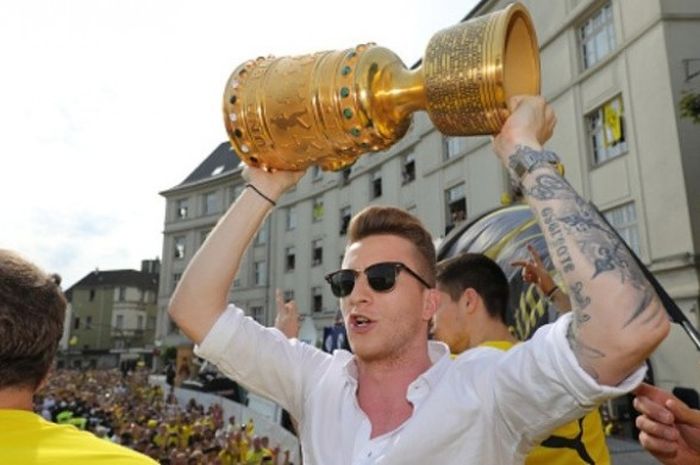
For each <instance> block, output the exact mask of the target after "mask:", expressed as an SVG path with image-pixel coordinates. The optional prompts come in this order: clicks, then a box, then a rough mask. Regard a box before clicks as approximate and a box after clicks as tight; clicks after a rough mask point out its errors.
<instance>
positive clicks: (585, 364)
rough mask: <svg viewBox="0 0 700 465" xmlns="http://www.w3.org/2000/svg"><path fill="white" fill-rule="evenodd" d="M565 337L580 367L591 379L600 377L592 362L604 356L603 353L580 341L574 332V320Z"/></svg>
mask: <svg viewBox="0 0 700 465" xmlns="http://www.w3.org/2000/svg"><path fill="white" fill-rule="evenodd" d="M566 339H568V341H569V345H570V346H571V350H572V351H573V352H574V354H576V359H577V360H578V363H579V364H580V365H581V368H583V369H584V371H585V372H586V373H588V374H589V375H591V377H592V378H593V379H595V380H598V379H600V375H599V374H598V371H597V370H596V369H595V367H594V364H593V363H592V362H594V361H595V360H597V359H601V358H603V357H605V353H603V352H601V351H600V350H598V349H595V348H593V347H590V346H588V345H586V344H585V343H583V342H582V341H581V339H580V338H579V337H578V336H577V334H576V322H574V321H572V322H571V324H570V325H569V328H568V330H567V331H566Z"/></svg>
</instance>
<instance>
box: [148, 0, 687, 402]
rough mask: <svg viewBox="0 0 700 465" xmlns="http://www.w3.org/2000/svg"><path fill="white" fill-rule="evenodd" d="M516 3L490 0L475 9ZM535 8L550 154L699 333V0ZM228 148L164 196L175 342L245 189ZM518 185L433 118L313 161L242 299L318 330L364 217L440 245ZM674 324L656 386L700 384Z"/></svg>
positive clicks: (473, 141) (479, 147) (250, 270)
mask: <svg viewBox="0 0 700 465" xmlns="http://www.w3.org/2000/svg"><path fill="white" fill-rule="evenodd" d="M508 3H510V2H509V1H499V0H484V1H481V2H480V3H479V4H478V5H477V6H476V8H475V9H474V10H473V11H472V12H470V13H469V14H468V16H467V18H469V17H473V16H478V15H482V14H486V13H488V12H491V11H495V10H498V9H501V8H503V7H505V6H506V5H507V4H508ZM523 3H525V5H526V6H527V7H528V9H529V10H530V12H531V14H532V17H533V20H534V23H535V27H536V30H537V34H538V39H539V43H540V46H541V61H542V63H541V65H542V94H543V95H544V96H545V97H546V98H547V100H548V101H550V102H551V104H552V105H553V107H554V109H555V111H556V113H557V116H558V126H557V129H556V131H555V134H554V136H553V138H552V140H551V141H550V143H549V144H548V146H549V148H551V149H552V150H554V151H556V152H557V153H559V155H560V156H561V158H562V160H563V162H564V164H565V166H566V177H567V179H568V180H569V182H571V184H572V185H573V186H574V187H575V188H576V189H577V190H578V191H579V192H581V193H582V194H583V196H584V197H585V198H587V199H589V200H591V201H593V202H594V203H595V204H596V205H597V206H598V208H599V209H600V210H601V211H602V212H603V213H604V214H605V216H606V217H607V219H608V221H609V222H610V223H611V224H612V225H613V226H614V227H615V228H616V229H617V230H618V232H620V234H621V235H622V237H623V238H624V239H625V240H626V241H627V243H628V244H629V245H630V247H631V248H632V249H633V250H635V252H636V253H637V254H638V256H639V257H640V258H641V259H642V261H643V262H644V263H645V264H646V265H647V266H648V267H649V269H650V270H651V271H652V272H653V273H654V274H655V276H656V277H657V278H658V279H659V281H660V282H661V283H662V284H663V285H664V287H665V289H666V290H667V291H668V292H669V294H670V295H671V297H672V298H673V299H674V300H675V301H676V302H677V303H678V305H679V306H680V307H681V309H682V310H683V311H684V312H685V314H686V315H687V316H688V318H689V319H690V321H691V322H692V323H693V324H694V325H695V326H697V325H698V305H699V303H700V302H699V295H700V286H699V276H698V252H697V250H698V246H700V229H699V228H700V202H698V199H700V192H699V190H700V183H697V182H695V178H696V175H698V174H700V157H698V153H699V152H700V127H698V126H697V125H695V126H694V125H693V124H692V122H691V121H689V120H687V119H683V118H681V117H680V115H679V109H678V105H677V102H678V101H679V99H680V98H681V96H682V92H683V91H685V90H689V89H692V88H693V86H695V89H696V90H697V89H698V87H700V77H694V78H693V77H692V76H691V75H690V74H689V73H687V68H688V66H687V63H694V61H693V60H696V61H698V60H699V59H700V49H698V47H697V43H698V38H700V3H698V2H697V1H693V0H607V1H601V0H563V1H558V2H544V1H540V0H525V1H524V2H523ZM693 79H694V81H693ZM222 147H225V145H223V146H222ZM222 147H219V148H218V149H217V151H215V153H213V154H212V155H210V157H209V158H212V157H214V155H215V154H217V152H219V153H218V155H217V156H216V157H214V158H215V159H216V160H218V161H217V162H215V163H207V161H206V160H205V162H204V163H203V165H205V164H206V165H207V166H206V169H204V168H202V167H201V166H200V168H202V171H201V172H200V173H199V176H194V177H193V175H194V173H193V175H191V176H190V178H191V179H190V178H188V179H189V181H188V180H186V181H185V182H183V183H182V184H180V185H179V186H177V187H175V188H172V189H169V190H167V191H165V192H163V193H162V194H163V195H164V196H165V197H166V204H167V205H166V221H165V235H164V246H163V257H164V258H163V278H162V279H161V287H160V294H159V295H160V297H159V310H160V315H161V317H160V319H159V321H160V323H159V329H160V330H161V331H162V332H163V333H162V334H164V335H166V334H175V333H173V330H174V329H175V328H174V326H173V325H172V324H171V323H170V322H169V318H168V317H167V314H166V313H165V309H166V307H167V301H168V299H169V296H170V295H171V293H172V290H173V289H174V284H175V283H176V281H177V279H178V278H179V276H180V275H181V273H182V271H183V270H184V267H185V265H186V263H187V261H188V260H189V258H191V256H192V253H193V251H194V250H195V249H196V248H197V247H198V246H199V245H200V244H201V240H202V239H203V237H204V236H205V235H206V232H207V231H208V230H209V229H210V228H211V227H212V226H213V225H214V223H215V221H216V220H217V218H218V217H219V215H220V214H221V212H222V211H223V209H224V207H225V206H226V205H228V204H230V203H231V202H232V201H233V199H234V198H235V197H236V194H237V193H238V192H240V189H242V188H243V185H244V182H243V181H242V179H241V178H240V172H239V171H238V169H237V168H235V167H231V168H230V169H229V168H222V171H220V172H219V173H218V174H214V171H216V169H218V168H217V167H218V166H219V165H222V164H224V163H223V162H222V160H223V159H220V158H217V157H221V156H222V155H225V157H224V159H225V158H226V157H229V158H230V160H231V161H232V163H233V160H234V159H235V163H236V164H237V163H238V159H237V158H236V157H235V155H233V154H232V153H230V152H229V153H226V152H227V151H228V149H226V150H224V149H223V148H222ZM222 150H224V152H221V151H222ZM207 160H208V159H207ZM198 169H199V168H198ZM195 172H197V170H195ZM508 190H509V181H508V178H507V175H506V173H505V172H504V170H503V169H502V168H501V166H500V164H499V162H498V161H497V159H496V157H495V156H494V155H493V154H492V151H491V147H490V141H489V138H488V137H468V138H445V137H444V136H442V135H441V134H440V133H438V132H437V131H436V130H435V128H434V127H433V126H432V124H431V123H430V120H429V119H428V117H427V116H426V114H424V113H419V114H416V115H414V119H413V123H412V126H411V128H410V130H409V132H408V134H407V135H406V136H405V137H404V138H403V139H402V140H401V141H400V142H398V143H397V144H396V145H395V146H393V147H392V148H391V149H389V150H387V151H386V152H381V153H376V154H369V155H365V156H363V157H360V158H359V159H358V161H357V162H356V163H355V164H354V165H353V166H352V168H349V169H346V170H344V171H341V172H336V173H332V172H323V171H320V170H319V169H317V168H311V169H310V170H309V171H308V173H307V174H306V175H305V176H304V178H302V180H301V181H300V182H299V184H298V185H297V187H296V188H295V189H294V190H292V191H291V192H288V193H287V194H285V195H284V197H283V198H281V199H280V200H279V202H278V205H277V208H276V209H275V210H274V211H273V212H272V213H271V214H270V216H269V217H268V219H267V222H266V226H265V230H264V231H263V232H261V234H260V236H261V237H259V238H257V239H256V241H255V244H254V245H253V246H252V247H251V250H250V251H249V252H248V254H247V255H246V258H245V260H244V264H243V266H242V268H241V272H240V273H239V276H238V277H237V279H236V284H235V285H234V287H233V288H232V294H231V298H232V301H235V302H236V303H238V304H239V305H241V306H242V307H243V308H245V309H246V310H247V311H248V312H249V313H251V314H252V315H253V316H254V317H255V318H256V319H258V320H259V321H261V322H263V323H264V324H271V323H272V318H273V316H274V298H273V297H274V295H273V292H274V289H275V288H279V289H281V290H282V291H283V293H284V295H285V297H286V298H288V299H290V298H294V299H295V300H296V301H297V303H298V305H299V309H300V312H301V313H302V314H303V315H306V316H308V317H310V319H311V320H312V321H313V322H314V324H315V326H316V329H317V330H318V331H319V333H320V331H321V329H322V328H323V327H325V326H329V325H331V324H333V320H334V318H335V315H336V312H337V309H338V305H337V301H336V299H335V298H334V297H333V296H332V294H331V293H330V289H329V288H328V286H327V285H326V283H325V281H324V279H323V278H324V275H325V274H327V273H329V272H331V271H334V270H336V269H337V268H338V267H339V266H340V262H341V260H342V255H343V249H344V246H345V240H346V237H345V234H346V230H347V225H348V221H349V219H350V217H351V216H352V215H353V214H355V213H357V212H358V211H360V210H361V209H362V208H364V207H366V206H368V205H372V204H390V205H396V206H400V207H402V208H405V209H406V210H408V211H410V212H412V213H414V214H416V215H417V216H418V217H420V218H421V219H422V220H423V222H424V223H425V225H426V226H427V228H428V229H429V230H430V232H431V233H432V234H433V236H434V237H435V239H436V241H438V240H440V239H441V238H442V237H444V236H445V235H446V233H447V232H448V231H449V230H450V229H451V228H452V227H454V225H455V224H456V223H458V222H460V221H464V220H468V219H470V218H474V217H476V216H478V215H479V214H481V213H483V212H485V211H487V210H490V209H492V208H495V207H498V206H499V204H500V202H501V198H502V194H503V193H504V192H507V191H508ZM212 192H214V193H215V194H210V193H212ZM207 195H216V196H218V199H219V200H217V202H219V203H218V204H217V205H218V206H219V207H217V208H218V209H217V210H216V211H215V212H213V211H212V213H211V214H204V210H205V209H206V204H207V202H208V200H206V199H207V198H208V197H206V196H207ZM182 208H185V210H186V211H187V213H186V214H185V215H184V216H183V215H182V212H181V211H180V210H181V209H182ZM190 212H191V213H190ZM188 215H190V216H188ZM183 244H184V245H183ZM183 247H184V254H180V252H178V250H180V248H183ZM180 255H182V256H180ZM673 326H674V327H673V330H672V334H671V336H670V337H669V338H668V340H667V341H666V342H664V344H663V345H662V347H661V348H660V349H659V350H658V351H657V353H656V354H655V355H654V356H653V357H652V368H653V371H654V376H655V381H656V382H657V384H660V385H661V386H663V387H666V388H672V387H675V386H686V387H691V388H694V389H700V370H697V363H698V362H700V358H698V352H697V350H695V348H694V346H693V345H692V344H691V343H690V340H689V338H688V337H687V336H686V334H685V333H684V332H683V331H682V330H681V329H680V328H679V327H677V325H673ZM688 364H690V365H691V366H692V367H693V369H692V370H688V369H687V365H688Z"/></svg>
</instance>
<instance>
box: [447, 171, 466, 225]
mask: <svg viewBox="0 0 700 465" xmlns="http://www.w3.org/2000/svg"><path fill="white" fill-rule="evenodd" d="M445 206H446V210H447V221H446V226H445V234H447V233H448V232H450V231H451V230H452V228H454V227H455V225H457V224H458V223H460V222H462V221H464V220H466V219H467V199H466V198H465V197H464V183H462V184H458V185H456V186H454V187H451V188H450V189H447V190H446V191H445Z"/></svg>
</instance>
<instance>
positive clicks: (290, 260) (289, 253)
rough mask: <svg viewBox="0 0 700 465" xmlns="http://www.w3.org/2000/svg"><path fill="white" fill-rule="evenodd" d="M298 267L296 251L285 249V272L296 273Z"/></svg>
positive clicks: (290, 247) (292, 248)
mask: <svg viewBox="0 0 700 465" xmlns="http://www.w3.org/2000/svg"><path fill="white" fill-rule="evenodd" d="M295 266H296V249H295V248H294V246H293V245H292V246H289V247H287V248H286V249H284V271H294V267H295Z"/></svg>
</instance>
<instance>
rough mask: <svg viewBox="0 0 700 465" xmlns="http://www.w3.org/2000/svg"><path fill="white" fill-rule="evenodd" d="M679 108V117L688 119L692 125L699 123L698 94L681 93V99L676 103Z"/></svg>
mask: <svg viewBox="0 0 700 465" xmlns="http://www.w3.org/2000/svg"><path fill="white" fill-rule="evenodd" d="M678 104H679V105H680V108H681V116H682V117H684V118H690V119H691V120H693V123H696V124H697V123H700V94H697V93H695V92H683V97H682V98H681V100H680V102H678Z"/></svg>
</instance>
